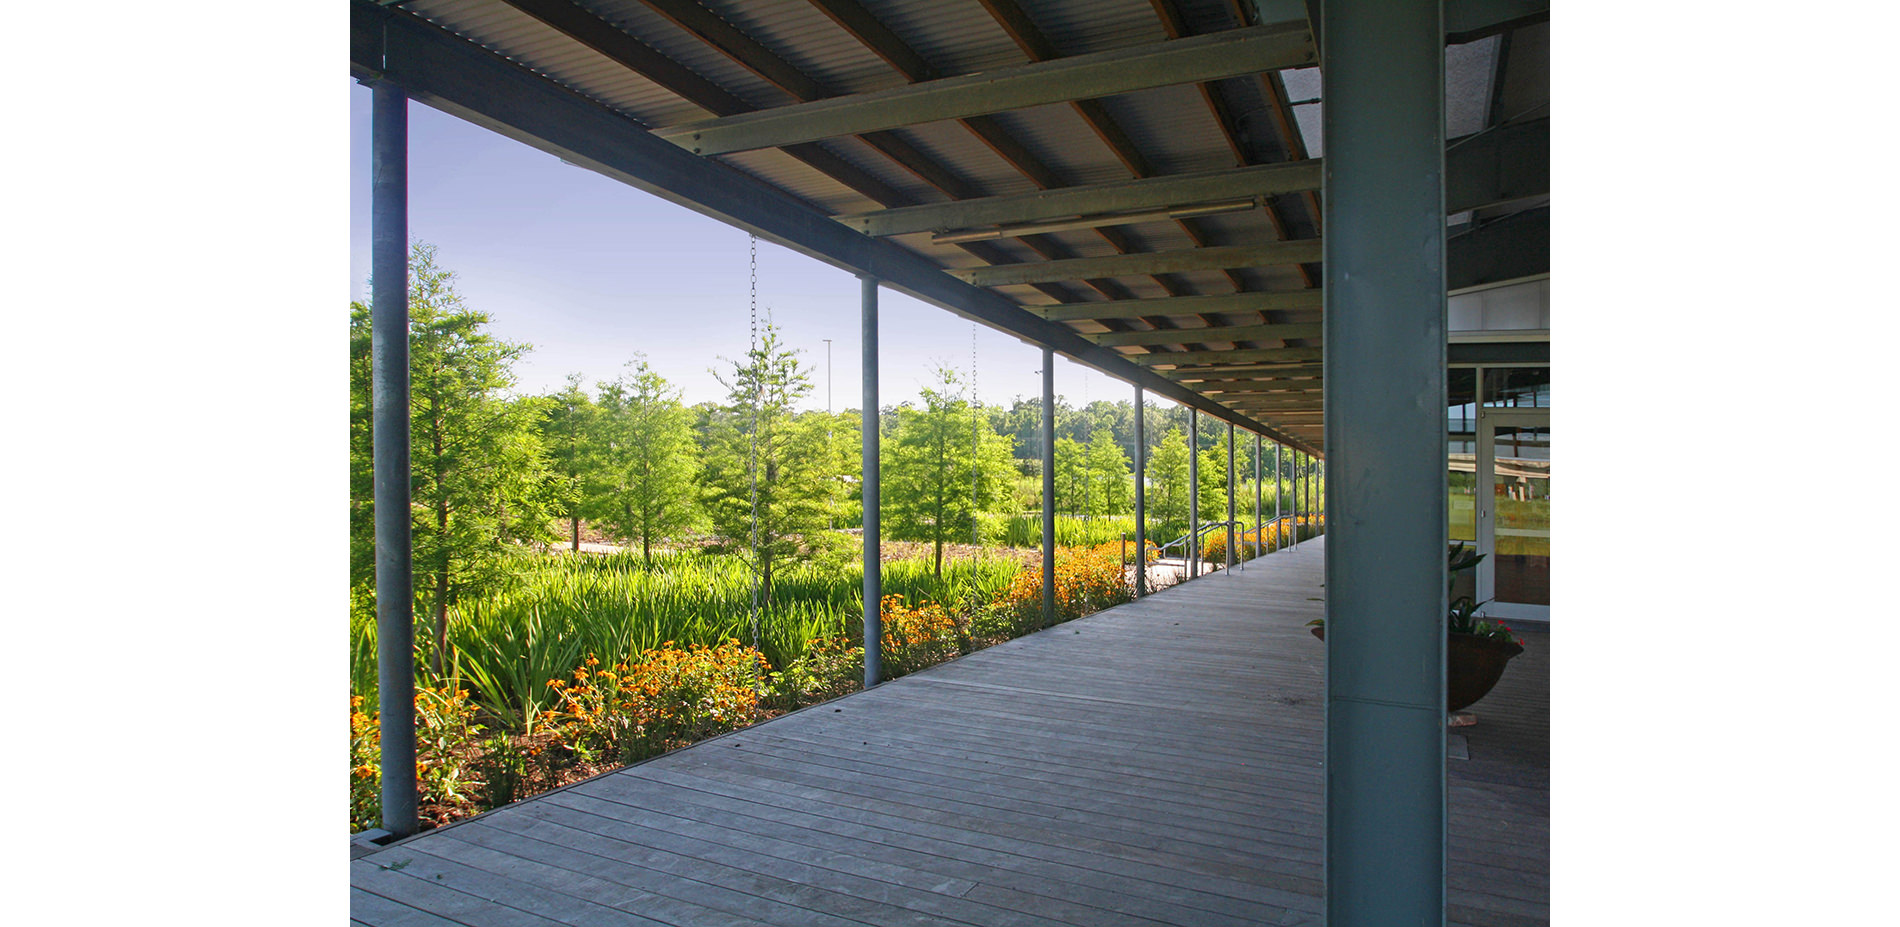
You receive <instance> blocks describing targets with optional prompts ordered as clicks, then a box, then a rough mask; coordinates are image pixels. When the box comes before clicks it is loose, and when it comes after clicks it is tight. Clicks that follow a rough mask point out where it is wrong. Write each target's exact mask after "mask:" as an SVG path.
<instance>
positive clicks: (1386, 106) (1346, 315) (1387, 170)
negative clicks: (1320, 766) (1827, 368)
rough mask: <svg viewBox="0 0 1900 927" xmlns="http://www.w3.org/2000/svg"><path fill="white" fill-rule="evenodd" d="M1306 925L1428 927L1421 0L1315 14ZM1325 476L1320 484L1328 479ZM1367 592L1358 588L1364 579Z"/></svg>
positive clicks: (1441, 615) (1441, 735)
mask: <svg viewBox="0 0 1900 927" xmlns="http://www.w3.org/2000/svg"><path fill="white" fill-rule="evenodd" d="M1321 18H1322V20H1323V23H1324V25H1323V28H1322V30H1321V31H1322V34H1323V36H1324V39H1323V43H1324V45H1323V48H1322V51H1321V59H1322V60H1324V61H1325V62H1326V113H1325V124H1324V136H1325V145H1324V148H1325V151H1326V165H1325V180H1324V183H1325V187H1324V191H1323V194H1324V195H1323V197H1322V199H1323V202H1324V203H1325V206H1324V210H1325V212H1324V220H1323V222H1322V223H1321V225H1322V227H1323V228H1324V238H1325V244H1324V248H1325V252H1326V265H1325V282H1324V285H1325V292H1326V295H1325V303H1326V306H1325V311H1324V313H1323V315H1324V319H1325V321H1324V325H1325V338H1324V344H1325V347H1324V351H1325V366H1326V383H1325V407H1326V416H1325V420H1326V423H1325V437H1326V441H1325V447H1326V455H1327V458H1328V459H1329V460H1331V461H1333V462H1336V463H1338V464H1339V478H1338V479H1336V480H1333V481H1332V482H1331V483H1330V484H1329V485H1328V486H1327V487H1326V491H1327V494H1328V496H1329V501H1328V504H1327V508H1328V509H1331V508H1332V507H1333V505H1334V504H1336V505H1337V506H1338V509H1339V516H1340V517H1339V530H1337V531H1332V532H1329V536H1328V537H1327V540H1326V841H1325V859H1326V864H1325V865H1326V923H1327V924H1328V925H1329V927H1359V925H1371V924H1442V923H1444V918H1445V606H1446V603H1445V421H1444V412H1443V411H1442V410H1443V408H1444V405H1445V193H1444V163H1445V137H1444V136H1445V117H1444V104H1445V73H1444V61H1445V49H1444V44H1445V42H1444V24H1443V9H1442V3H1441V0H1380V2H1376V3H1373V2H1351V0H1331V2H1328V3H1326V4H1324V7H1323V11H1322V13H1321ZM1329 469H1330V467H1329ZM1375 578H1376V581H1374V579H1375Z"/></svg>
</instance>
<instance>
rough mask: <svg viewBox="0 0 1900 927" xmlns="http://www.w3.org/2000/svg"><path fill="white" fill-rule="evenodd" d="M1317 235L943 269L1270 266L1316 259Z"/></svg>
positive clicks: (1089, 271) (978, 277) (1073, 273)
mask: <svg viewBox="0 0 1900 927" xmlns="http://www.w3.org/2000/svg"><path fill="white" fill-rule="evenodd" d="M1319 254H1320V243H1319V241H1318V239H1305V240H1302V241H1276V242H1268V243H1266V244H1259V245H1229V246H1226V247H1221V248H1190V249H1187V250H1183V251H1149V252H1141V253H1137V254H1118V255H1115V256H1113V257H1096V258H1070V259H1068V260H1065V261H1031V262H1027V263H1023V264H996V265H992V266H989V267H971V268H964V269H957V270H946V271H944V273H946V274H948V275H950V276H952V277H955V278H956V279H958V280H962V281H963V282H965V283H969V284H972V285H975V286H1007V285H1010V284H1024V283H1060V282H1063V281H1069V280H1086V279H1093V278H1096V277H1140V276H1146V275H1148V274H1174V273H1183V272H1186V271H1190V270H1230V269H1234V268H1240V267H1270V266H1273V265H1276V264H1310V263H1312V262H1314V261H1317V260H1319Z"/></svg>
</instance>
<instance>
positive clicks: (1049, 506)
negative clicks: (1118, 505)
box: [1042, 347, 1056, 628]
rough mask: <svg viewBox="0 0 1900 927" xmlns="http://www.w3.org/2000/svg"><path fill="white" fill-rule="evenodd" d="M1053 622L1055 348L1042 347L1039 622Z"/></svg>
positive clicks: (1054, 604) (1046, 624)
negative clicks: (1040, 590)
mask: <svg viewBox="0 0 1900 927" xmlns="http://www.w3.org/2000/svg"><path fill="white" fill-rule="evenodd" d="M1055 623H1056V352H1055V349H1053V348H1047V347H1045V348H1043V349H1042V626H1043V627H1045V628H1046V627H1049V626H1050V625H1052V624H1055Z"/></svg>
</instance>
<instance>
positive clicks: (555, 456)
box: [540, 373, 599, 551]
mask: <svg viewBox="0 0 1900 927" xmlns="http://www.w3.org/2000/svg"><path fill="white" fill-rule="evenodd" d="M598 414H599V410H598V409H596V408H595V407H594V403H593V400H592V399H590V398H588V395H587V392H586V391H585V390H583V389H581V375H580V374H578V373H574V374H569V375H568V377H567V386H566V388H564V389H562V390H561V391H560V392H558V393H555V394H553V395H551V396H545V397H543V402H542V412H541V422H540V427H541V443H542V445H543V446H544V447H546V448H547V452H548V477H549V483H548V485H549V492H548V499H549V503H550V505H551V507H552V508H553V510H554V514H556V515H557V516H559V517H560V518H561V519H562V520H564V521H566V522H567V527H568V538H569V543H571V544H572V545H573V549H574V550H577V551H578V550H580V549H581V527H580V526H581V518H582V517H583V516H584V509H585V506H586V502H587V486H586V480H587V476H588V471H589V470H590V469H591V468H592V465H593V461H592V457H593V447H592V444H593V440H592V439H593V432H594V429H595V418H596V416H597V415H598Z"/></svg>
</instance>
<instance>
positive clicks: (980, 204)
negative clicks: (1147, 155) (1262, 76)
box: [836, 160, 1320, 236]
mask: <svg viewBox="0 0 1900 927" xmlns="http://www.w3.org/2000/svg"><path fill="white" fill-rule="evenodd" d="M1319 185H1320V162H1319V161H1318V160H1310V161H1289V162H1286V163H1283V164H1259V165H1254V166H1252V167H1242V168H1228V169H1225V170H1218V171H1199V172H1196V173H1192V174H1175V175H1171V176H1167V177H1149V178H1145V179H1142V180H1124V181H1115V182H1111V183H1092V184H1086V185H1084V186H1079V187H1063V188H1061V189H1056V190H1037V191H1034V192H1032V193H1019V194H1010V195H1006V196H986V197H983V198H981V199H973V200H958V201H956V202H953V203H932V204H929V205H926V206H908V207H903V208H899V209H880V210H876V211H874V212H860V213H846V214H844V215H840V216H837V217H836V218H837V220H838V221H839V222H843V223H844V224H845V225H847V226H850V227H851V228H854V229H857V230H858V231H860V232H863V233H865V234H866V235H877V236H884V235H905V234H909V233H911V232H941V231H947V230H950V229H968V228H974V227H976V226H981V225H1006V224H1016V223H1026V222H1041V221H1047V220H1052V219H1067V218H1071V217H1077V216H1088V215H1098V214H1107V213H1120V212H1133V211H1136V210H1154V209H1164V208H1173V207H1186V206H1198V205H1201V204H1204V203H1219V202H1225V201H1231V200H1237V199H1246V198H1248V197H1254V196H1269V195H1274V194H1280V193H1293V192H1297V191H1300V190H1317V189H1319Z"/></svg>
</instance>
